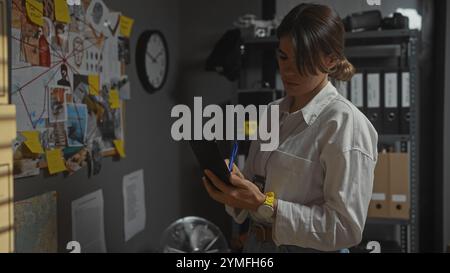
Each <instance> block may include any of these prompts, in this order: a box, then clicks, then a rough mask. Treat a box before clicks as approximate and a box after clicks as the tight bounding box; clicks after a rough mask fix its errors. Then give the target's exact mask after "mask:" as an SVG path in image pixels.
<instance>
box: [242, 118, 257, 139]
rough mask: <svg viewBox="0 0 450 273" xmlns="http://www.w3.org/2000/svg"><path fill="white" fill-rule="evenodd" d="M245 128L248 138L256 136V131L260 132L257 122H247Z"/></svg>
mask: <svg viewBox="0 0 450 273" xmlns="http://www.w3.org/2000/svg"><path fill="white" fill-rule="evenodd" d="M244 126H245V135H246V136H254V135H255V134H256V131H257V130H258V122H257V121H250V120H249V121H246V122H245V125H244Z"/></svg>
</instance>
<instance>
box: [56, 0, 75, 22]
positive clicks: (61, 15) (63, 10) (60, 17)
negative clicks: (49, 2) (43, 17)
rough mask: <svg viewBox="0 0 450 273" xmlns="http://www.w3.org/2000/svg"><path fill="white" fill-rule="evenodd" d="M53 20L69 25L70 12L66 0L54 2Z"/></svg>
mask: <svg viewBox="0 0 450 273" xmlns="http://www.w3.org/2000/svg"><path fill="white" fill-rule="evenodd" d="M55 19H56V21H58V22H61V23H70V21H71V18H70V11H69V6H68V5H67V0H55Z"/></svg>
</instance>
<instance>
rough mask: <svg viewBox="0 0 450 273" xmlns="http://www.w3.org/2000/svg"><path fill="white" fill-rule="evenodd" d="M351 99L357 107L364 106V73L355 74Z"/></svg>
mask: <svg viewBox="0 0 450 273" xmlns="http://www.w3.org/2000/svg"><path fill="white" fill-rule="evenodd" d="M351 96H352V97H351V100H352V103H353V104H354V105H355V106H356V107H363V106H364V97H363V74H355V76H353V78H352V91H351Z"/></svg>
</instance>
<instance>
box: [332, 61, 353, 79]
mask: <svg viewBox="0 0 450 273" xmlns="http://www.w3.org/2000/svg"><path fill="white" fill-rule="evenodd" d="M355 72H356V70H355V67H354V66H353V65H352V64H351V63H350V62H349V61H348V60H347V58H344V59H342V60H341V61H339V62H338V63H337V64H336V67H335V68H334V72H333V73H330V77H332V78H334V79H336V80H339V81H346V82H347V81H350V80H351V79H352V77H353V75H355Z"/></svg>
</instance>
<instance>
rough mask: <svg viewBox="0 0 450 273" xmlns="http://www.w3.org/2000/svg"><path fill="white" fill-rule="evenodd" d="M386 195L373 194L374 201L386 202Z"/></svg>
mask: <svg viewBox="0 0 450 273" xmlns="http://www.w3.org/2000/svg"><path fill="white" fill-rule="evenodd" d="M385 200H386V194H384V193H375V192H374V193H372V201H385Z"/></svg>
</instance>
